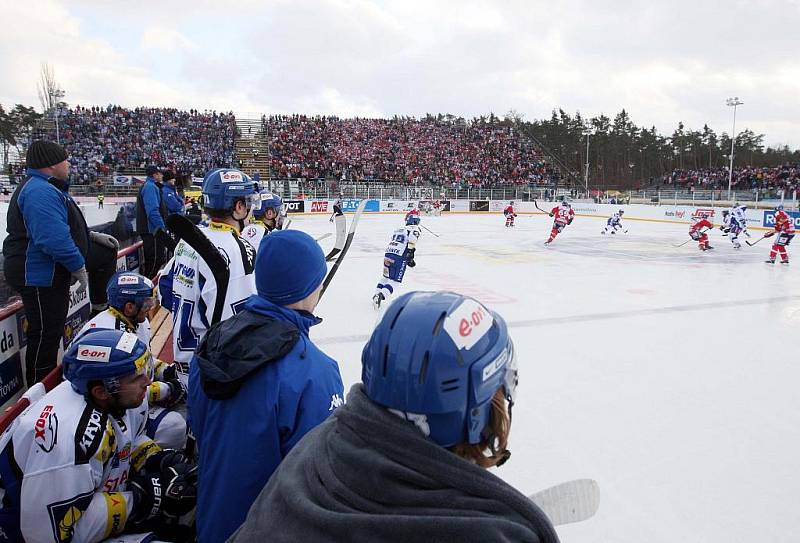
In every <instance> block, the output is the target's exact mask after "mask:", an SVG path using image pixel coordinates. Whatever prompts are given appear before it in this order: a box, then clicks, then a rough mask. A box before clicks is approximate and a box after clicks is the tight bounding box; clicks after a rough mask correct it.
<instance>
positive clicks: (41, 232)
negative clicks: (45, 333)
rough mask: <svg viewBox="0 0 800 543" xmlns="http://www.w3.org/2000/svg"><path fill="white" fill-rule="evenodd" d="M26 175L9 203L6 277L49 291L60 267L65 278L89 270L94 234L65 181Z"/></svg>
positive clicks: (37, 173) (36, 172) (38, 174)
mask: <svg viewBox="0 0 800 543" xmlns="http://www.w3.org/2000/svg"><path fill="white" fill-rule="evenodd" d="M27 175H28V179H26V180H25V181H24V182H23V183H22V184H21V185H20V186H19V187H17V189H16V191H14V195H13V196H12V197H11V202H10V203H9V208H8V215H7V231H8V236H7V237H6V239H5V241H4V243H3V255H4V256H5V275H6V280H7V281H8V282H9V283H10V284H12V285H14V286H31V287H49V286H52V285H53V281H54V279H55V278H56V275H57V273H58V271H59V268H58V265H59V264H60V265H61V266H63V267H62V268H61V274H62V275H64V276H65V277H68V272H74V271H75V270H78V269H80V268H82V267H83V266H84V265H85V260H84V259H85V255H86V254H87V252H88V247H89V230H88V228H87V226H86V220H85V219H84V217H83V214H82V213H81V211H80V209H79V208H78V205H77V204H76V203H75V201H74V200H73V199H72V197H71V196H70V195H69V193H68V192H67V190H68V188H69V184H68V183H67V182H66V181H60V180H58V179H54V178H53V179H51V178H50V177H49V176H47V175H46V174H44V173H42V172H41V171H39V170H34V169H28V171H27Z"/></svg>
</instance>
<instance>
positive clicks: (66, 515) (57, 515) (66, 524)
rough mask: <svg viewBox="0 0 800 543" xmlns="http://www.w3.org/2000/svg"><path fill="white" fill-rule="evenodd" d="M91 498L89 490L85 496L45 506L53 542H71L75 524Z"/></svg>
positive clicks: (81, 495) (92, 494) (87, 506)
mask: <svg viewBox="0 0 800 543" xmlns="http://www.w3.org/2000/svg"><path fill="white" fill-rule="evenodd" d="M93 497H94V490H90V491H89V492H86V493H85V494H79V495H77V496H75V497H73V498H69V499H68V500H64V501H60V502H55V503H51V504H49V505H48V506H47V513H48V516H49V517H50V526H51V528H52V529H53V539H54V540H55V541H72V536H73V535H74V533H75V524H76V523H77V522H78V521H79V520H80V518H81V517H82V516H83V512H84V511H86V509H88V508H89V504H90V503H92V498H93Z"/></svg>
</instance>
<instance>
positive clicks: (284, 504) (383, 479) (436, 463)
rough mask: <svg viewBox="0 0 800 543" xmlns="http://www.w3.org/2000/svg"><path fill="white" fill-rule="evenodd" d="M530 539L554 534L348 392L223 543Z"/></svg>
mask: <svg viewBox="0 0 800 543" xmlns="http://www.w3.org/2000/svg"><path fill="white" fill-rule="evenodd" d="M265 540H269V541H270V542H280V541H285V542H299V541H303V542H315V541H341V542H350V543H352V542H365V543H367V542H369V543H375V542H391V541H396V542H398V543H400V542H402V543H413V542H420V543H422V542H425V543H430V542H438V541H441V542H454V541H457V542H459V543H468V542H475V543H486V542H489V541H491V542H493V543H497V542H509V543H510V542H521V541H524V542H532V543H538V542H541V543H554V542H558V536H557V535H556V533H555V530H554V529H553V526H552V525H551V523H550V521H549V520H548V519H547V517H546V516H545V515H544V513H543V512H542V511H541V510H540V509H539V508H538V507H536V505H534V504H533V503H532V502H531V501H530V500H529V499H528V498H526V497H525V496H524V495H522V494H521V493H519V492H518V491H517V490H515V489H514V488H512V487H511V486H509V485H508V484H507V483H505V482H504V481H502V480H501V479H499V478H498V477H496V476H494V475H492V474H491V473H489V471H487V470H485V469H483V468H481V467H478V466H476V465H474V464H471V463H469V462H467V461H465V460H463V459H461V458H460V457H458V456H456V455H455V454H453V453H451V452H450V451H448V450H446V449H444V448H442V447H440V446H438V445H437V444H435V443H434V442H433V441H431V440H429V439H428V438H426V437H425V436H424V435H423V434H422V432H420V431H419V430H418V429H417V428H416V427H414V426H413V425H412V424H410V423H408V422H407V421H405V420H403V419H401V418H400V417H398V416H396V415H394V414H392V413H390V412H389V411H387V410H386V409H385V408H383V407H381V406H379V405H377V404H375V403H373V402H372V401H371V400H370V399H369V398H367V396H366V395H365V394H364V392H363V388H362V385H360V384H358V385H355V386H353V388H352V389H351V390H350V394H349V395H348V397H347V403H346V405H345V406H344V407H341V408H339V409H337V410H336V411H335V412H334V414H333V416H332V417H330V418H329V419H328V420H327V421H325V422H324V423H323V424H321V425H320V426H319V427H318V428H316V429H315V430H313V431H312V432H310V433H309V434H308V435H306V437H305V438H303V439H302V440H301V441H300V443H298V444H297V446H296V447H295V448H294V449H293V450H292V452H291V453H290V454H289V455H288V456H287V457H286V459H284V461H283V463H281V465H280V467H279V468H278V470H277V471H276V472H275V473H274V474H273V476H272V478H271V479H270V480H269V483H268V484H267V486H266V487H265V488H264V490H263V491H262V492H261V494H260V495H259V496H258V498H257V499H256V501H255V502H254V503H253V506H252V507H251V509H250V512H249V513H248V515H247V519H246V520H245V522H244V524H243V525H242V526H241V528H239V530H238V531H237V532H236V533H235V534H234V535H233V536H232V537H231V539H229V540H228V541H229V542H235V543H242V542H249V541H265Z"/></svg>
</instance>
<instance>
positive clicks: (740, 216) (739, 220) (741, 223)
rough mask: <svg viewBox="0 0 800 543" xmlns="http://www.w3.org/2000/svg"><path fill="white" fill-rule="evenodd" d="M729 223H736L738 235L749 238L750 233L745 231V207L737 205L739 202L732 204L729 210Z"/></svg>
mask: <svg viewBox="0 0 800 543" xmlns="http://www.w3.org/2000/svg"><path fill="white" fill-rule="evenodd" d="M731 221H732V222H734V221H735V222H736V224H737V225H738V227H739V230H740V233H742V234H744V235H745V236H747V237H748V238H749V237H750V232H748V231H747V206H744V205H739V202H734V204H733V207H732V208H731Z"/></svg>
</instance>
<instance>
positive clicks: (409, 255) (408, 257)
mask: <svg viewBox="0 0 800 543" xmlns="http://www.w3.org/2000/svg"><path fill="white" fill-rule="evenodd" d="M416 252H417V250H416V249H409V250H408V252H407V253H406V263H407V264H408V267H409V268H413V267H414V266H416V265H417V263H416V262H414V254H415V253H416Z"/></svg>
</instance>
